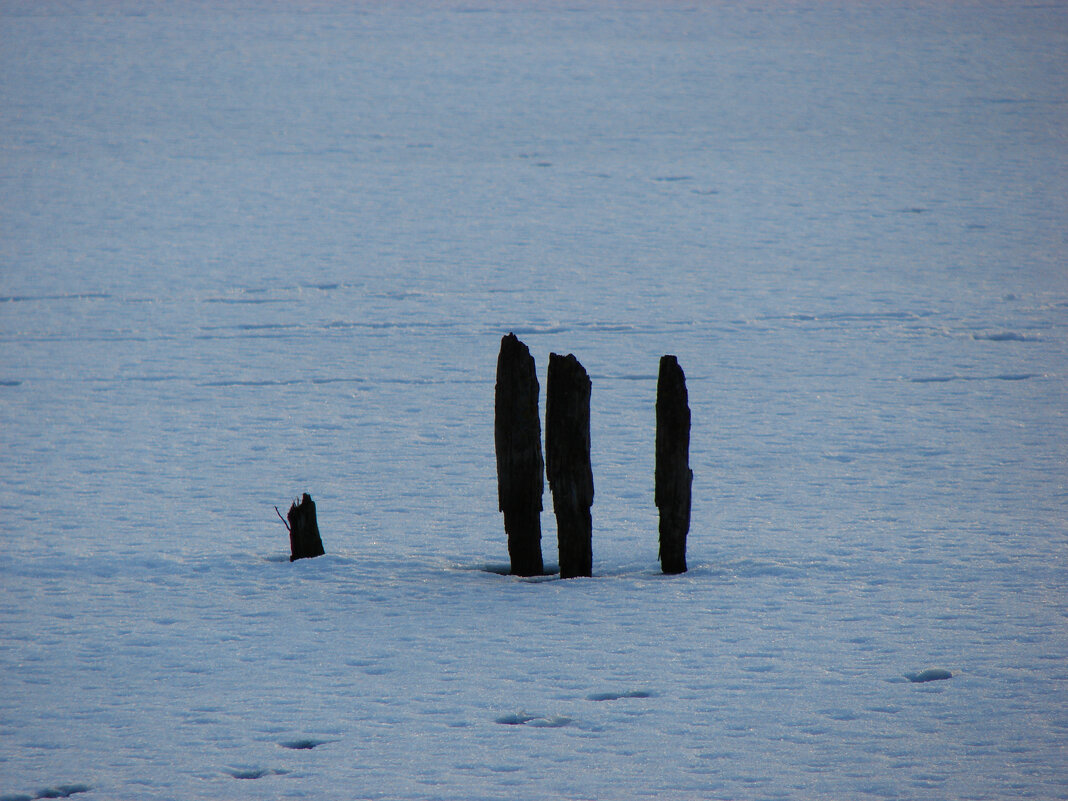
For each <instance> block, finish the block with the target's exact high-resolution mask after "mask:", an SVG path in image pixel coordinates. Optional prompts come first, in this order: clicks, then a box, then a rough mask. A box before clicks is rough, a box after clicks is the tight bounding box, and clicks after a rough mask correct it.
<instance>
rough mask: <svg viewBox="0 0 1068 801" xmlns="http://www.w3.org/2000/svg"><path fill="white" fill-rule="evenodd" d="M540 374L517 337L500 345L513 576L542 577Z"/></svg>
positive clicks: (499, 410) (499, 445)
mask: <svg viewBox="0 0 1068 801" xmlns="http://www.w3.org/2000/svg"><path fill="white" fill-rule="evenodd" d="M539 390H540V387H539V386H538V374H537V371H536V370H535V368H534V357H533V356H531V355H530V351H529V350H528V349H527V346H526V345H524V344H523V343H522V342H520V341H519V340H518V339H517V338H516V335H515V334H509V335H508V336H506V337H503V338H502V339H501V352H500V355H499V356H498V357H497V386H496V390H495V392H494V406H493V411H494V414H493V439H494V444H495V445H496V450H497V502H498V508H499V509H500V510H501V511H502V512H504V530H505V532H506V533H507V534H508V556H509V558H510V559H511V563H512V565H511V573H512V574H513V575H516V576H539V575H541V574H542V573H543V572H544V570H545V569H544V566H543V564H542V559H541V509H542V505H541V498H542V494H543V492H544V490H545V463H544V462H543V461H542V456H541V420H540V418H539V417H538V392H539Z"/></svg>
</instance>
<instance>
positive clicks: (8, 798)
mask: <svg viewBox="0 0 1068 801" xmlns="http://www.w3.org/2000/svg"><path fill="white" fill-rule="evenodd" d="M91 789H92V788H91V787H90V786H89V785H88V784H61V785H59V786H58V787H46V788H45V789H43V790H38V791H37V792H36V794H34V795H0V801H36V800H37V799H39V798H70V797H71V796H72V795H77V794H78V793H88V792H89V791H90V790H91Z"/></svg>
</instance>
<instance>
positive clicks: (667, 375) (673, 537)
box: [655, 356, 693, 573]
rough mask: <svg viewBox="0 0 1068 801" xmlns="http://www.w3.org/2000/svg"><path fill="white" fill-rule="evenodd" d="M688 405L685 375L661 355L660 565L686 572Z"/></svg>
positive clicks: (672, 360) (658, 429)
mask: <svg viewBox="0 0 1068 801" xmlns="http://www.w3.org/2000/svg"><path fill="white" fill-rule="evenodd" d="M692 486H693V471H692V470H691V469H690V406H689V396H688V394H687V392H686V376H685V374H684V373H683V372H682V368H681V367H680V366H679V361H678V359H677V358H675V357H674V356H664V357H662V358H661V359H660V376H659V378H658V379H657V382H656V490H655V500H656V506H657V508H658V509H659V510H660V566H661V568H662V569H663V571H664V572H665V573H685V572H686V534H687V533H688V532H689V530H690V491H691V489H692Z"/></svg>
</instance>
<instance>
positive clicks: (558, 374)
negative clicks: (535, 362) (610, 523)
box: [545, 353, 593, 578]
mask: <svg viewBox="0 0 1068 801" xmlns="http://www.w3.org/2000/svg"><path fill="white" fill-rule="evenodd" d="M546 384H547V387H546V390H545V461H546V468H547V471H548V474H549V489H550V490H552V494H553V510H554V511H555V512H556V531H557V542H558V545H559V548H560V577H561V578H575V577H576V576H591V575H593V545H592V540H593V523H592V520H591V518H590V506H592V505H593V469H592V467H591V465H590V389H591V384H590V377H589V376H588V375H587V374H586V370H585V369H584V368H583V367H582V365H581V364H579V361H578V359H576V358H575V357H574V356H572V355H568V356H559V355H557V354H555V353H552V354H550V355H549V373H548V378H547V379H546Z"/></svg>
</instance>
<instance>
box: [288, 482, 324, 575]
mask: <svg viewBox="0 0 1068 801" xmlns="http://www.w3.org/2000/svg"><path fill="white" fill-rule="evenodd" d="M286 517H287V518H288V519H289V550H290V555H289V561H290V562H295V561H296V560H297V559H308V558H310V557H313V556H322V555H323V554H324V553H326V552H325V551H324V550H323V541H322V539H320V537H319V523H318V521H317V520H316V519H315V502H314V501H313V500H312V499H311V496H309V495H308V493H306V492H305V493H304V497H302V498H301V499H300V500H299V501H294V502H293V505H292V506H290V507H289V512H288V514H286Z"/></svg>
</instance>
